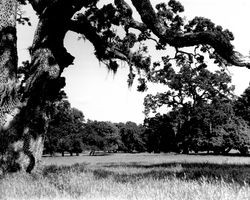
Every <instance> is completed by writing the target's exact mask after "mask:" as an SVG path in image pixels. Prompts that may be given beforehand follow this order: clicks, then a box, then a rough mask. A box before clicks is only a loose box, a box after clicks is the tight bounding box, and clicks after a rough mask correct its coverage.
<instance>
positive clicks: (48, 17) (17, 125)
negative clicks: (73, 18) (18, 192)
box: [0, 0, 73, 172]
mask: <svg viewBox="0 0 250 200" xmlns="http://www.w3.org/2000/svg"><path fill="white" fill-rule="evenodd" d="M34 2H36V1H34ZM54 5H55V6H56V9H55V7H54ZM16 7H17V2H16V0H11V1H9V0H4V1H1V3H0V8H2V10H1V14H4V16H6V18H5V20H3V19H2V18H1V20H0V27H1V43H0V45H1V48H2V49H3V50H2V51H1V61H0V70H1V77H0V78H1V79H0V81H1V86H0V89H1V90H0V95H1V98H0V99H1V102H0V103H1V113H0V117H1V118H0V119H1V134H2V136H3V135H4V136H6V137H8V140H7V141H8V149H7V151H6V152H5V154H4V157H3V158H2V161H1V167H2V169H3V170H4V171H16V170H20V169H21V170H25V171H27V172H31V171H32V170H33V169H34V167H35V166H38V165H37V164H38V163H39V161H40V160H41V156H42V150H43V136H44V134H46V131H47V127H48V122H49V114H48V113H47V112H46V106H47V105H48V104H49V103H50V102H51V101H53V100H54V98H56V96H57V94H58V92H59V91H60V89H61V88H62V87H64V85H65V81H64V78H61V77H60V75H61V73H62V71H63V68H64V67H67V66H68V65H69V64H72V62H73V57H72V56H71V55H70V54H68V53H67V51H66V50H65V48H64V47H63V39H64V36H65V34H66V32H67V28H66V27H67V26H66V24H65V22H66V20H64V19H68V18H69V16H68V15H67V13H65V12H64V11H65V8H68V7H67V5H66V4H65V2H63V1H60V2H59V3H55V4H51V6H50V7H46V9H45V10H43V11H42V12H41V14H40V16H39V18H40V21H39V24H38V26H37V30H36V33H35V36H34V41H33V45H32V47H31V49H30V52H31V63H30V65H29V69H28V72H27V73H28V74H26V75H27V79H26V80H25V85H21V86H20V84H19V81H18V79H17V52H16V51H17V50H16V17H15V16H16ZM9 13H11V14H9ZM8 14H9V15H8ZM68 14H70V15H72V13H71V12H68ZM21 94H22V95H21Z"/></svg>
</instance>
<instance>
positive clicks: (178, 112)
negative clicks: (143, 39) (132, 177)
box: [144, 46, 234, 153]
mask: <svg viewBox="0 0 250 200" xmlns="http://www.w3.org/2000/svg"><path fill="white" fill-rule="evenodd" d="M203 48H205V47H202V48H200V47H199V46H197V47H196V48H195V49H194V50H193V51H194V52H193V53H188V52H183V51H179V52H177V56H176V58H175V60H174V61H173V60H172V58H170V57H168V56H166V57H162V62H155V63H154V66H153V68H152V70H151V72H149V73H148V74H149V75H148V80H149V81H152V82H154V83H158V84H163V85H165V86H166V92H163V93H157V94H156V95H151V94H149V95H147V96H146V98H145V100H144V106H145V113H146V115H148V114H150V113H157V110H158V108H160V107H162V106H167V107H168V109H171V110H172V117H174V121H175V130H176V133H177V139H178V145H179V147H180V148H181V149H182V151H183V152H184V153H188V152H189V150H190V148H189V147H190V146H192V147H193V149H194V150H195V151H197V149H201V148H202V149H204V148H205V146H207V145H206V142H205V141H204V140H207V137H205V135H206V134H207V133H209V132H210V130H209V127H210V126H211V114H212V111H211V110H213V109H214V107H213V106H212V104H213V102H214V101H215V100H219V101H224V100H227V99H229V100H230V99H232V98H233V97H234V95H233V90H234V86H232V85H231V77H230V76H229V75H228V73H227V72H226V71H225V70H224V68H219V70H217V71H214V72H212V71H210V70H209V69H208V66H207V65H206V63H205V56H206V54H205V53H204V49H203ZM210 56H212V57H213V56H215V55H214V54H212V53H211V54H210ZM215 62H216V63H218V62H217V61H216V60H215ZM173 65H176V66H175V67H173ZM218 65H219V66H220V65H221V63H218ZM209 118H210V120H208V119H209Z"/></svg>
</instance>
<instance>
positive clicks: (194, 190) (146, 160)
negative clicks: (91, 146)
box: [0, 154, 250, 200]
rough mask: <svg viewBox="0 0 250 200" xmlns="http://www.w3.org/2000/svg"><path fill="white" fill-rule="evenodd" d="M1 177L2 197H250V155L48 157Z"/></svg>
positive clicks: (182, 199)
mask: <svg viewBox="0 0 250 200" xmlns="http://www.w3.org/2000/svg"><path fill="white" fill-rule="evenodd" d="M43 165H44V167H43V168H42V169H41V170H40V171H39V172H38V173H36V174H31V175H27V174H23V173H18V174H10V175H6V176H4V177H1V179H0V199H1V200H2V199H3V200H4V199H6V200H8V199H90V200H92V199H97V200H98V199H118V200H119V199H122V200H123V199H143V200H147V199H155V200H160V199H162V200H168V199H169V200H173V199H176V200H193V199H194V200H196V199H197V200H198V199H199V200H218V199H225V200H241V199H246V200H249V199H250V185H249V184H250V157H237V156H227V157H226V156H211V155H188V156H187V155H174V154H110V155H105V156H91V157H90V156H87V155H81V156H79V157H76V156H75V157H69V156H66V157H53V158H52V157H45V158H43Z"/></svg>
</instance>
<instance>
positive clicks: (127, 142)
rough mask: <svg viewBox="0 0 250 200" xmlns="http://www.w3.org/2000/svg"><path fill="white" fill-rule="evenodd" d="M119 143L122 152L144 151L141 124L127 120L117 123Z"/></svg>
mask: <svg viewBox="0 0 250 200" xmlns="http://www.w3.org/2000/svg"><path fill="white" fill-rule="evenodd" d="M116 126H117V127H118V128H119V134H120V137H121V143H120V146H119V150H120V151H124V152H142V151H145V144H144V141H143V132H144V129H143V127H142V126H140V125H137V124H136V123H134V122H131V121H128V122H126V123H118V124H116Z"/></svg>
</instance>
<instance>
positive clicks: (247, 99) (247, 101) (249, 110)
mask: <svg viewBox="0 0 250 200" xmlns="http://www.w3.org/2000/svg"><path fill="white" fill-rule="evenodd" d="M234 109H235V113H236V115H237V116H240V117H242V118H243V119H244V120H246V122H247V123H248V125H250V85H249V86H248V87H247V88H246V89H245V91H244V92H243V94H242V95H241V96H240V97H238V98H237V99H236V101H235V104H234Z"/></svg>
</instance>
